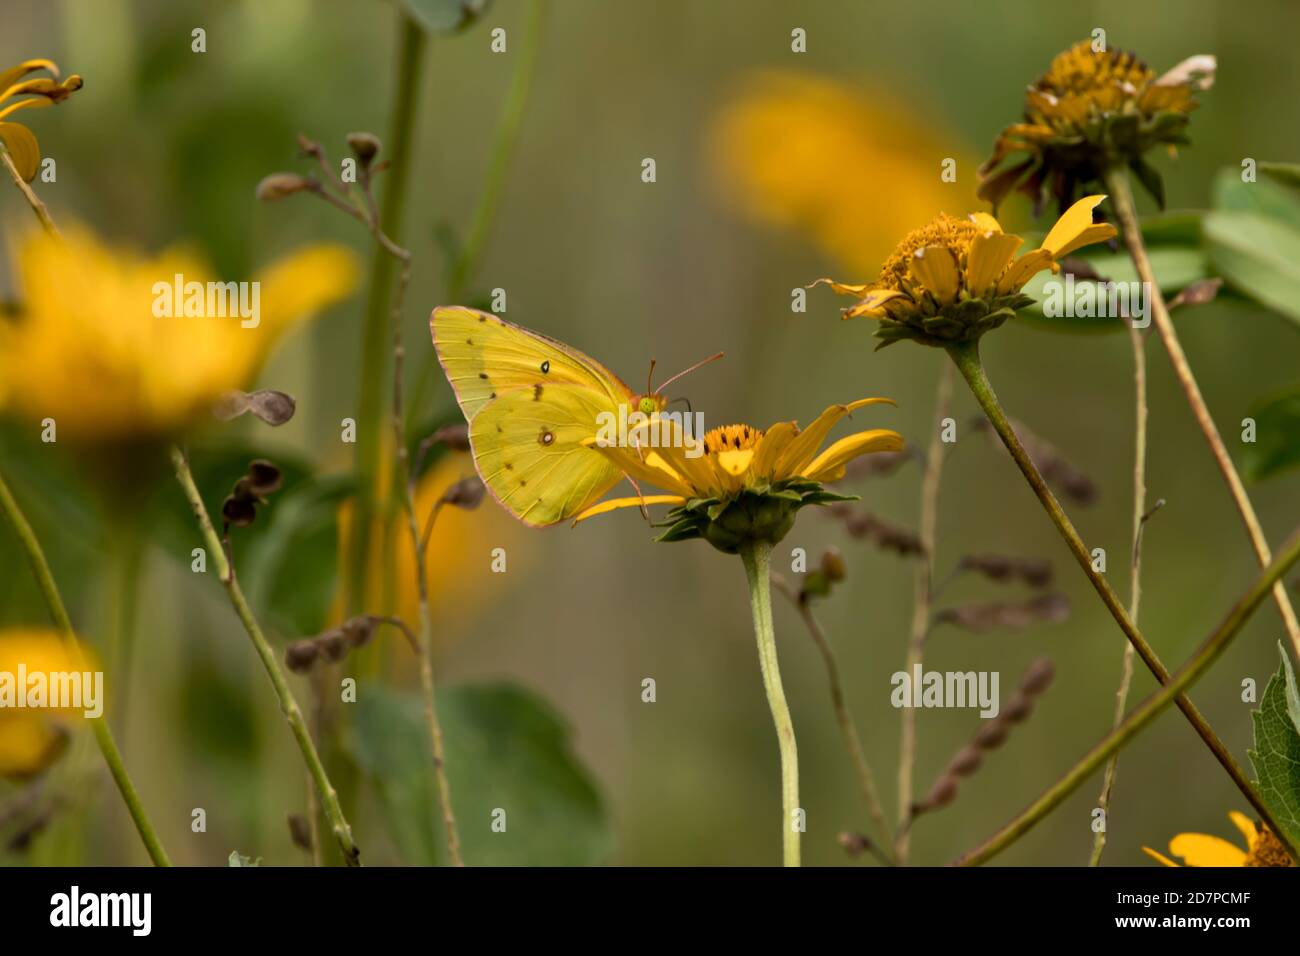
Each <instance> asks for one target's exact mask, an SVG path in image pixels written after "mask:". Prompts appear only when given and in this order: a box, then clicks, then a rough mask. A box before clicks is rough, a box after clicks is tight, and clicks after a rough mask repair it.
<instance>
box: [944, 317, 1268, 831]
mask: <svg viewBox="0 0 1300 956" xmlns="http://www.w3.org/2000/svg"><path fill="white" fill-rule="evenodd" d="M948 354H949V355H950V356H951V357H952V360H953V362H954V363H956V365H957V370H958V371H959V372H961V374H962V377H963V378H965V379H966V384H967V385H969V386H970V389H971V394H972V395H974V396H975V400H976V401H977V402H979V405H980V407H981V408H982V409H983V410H984V414H985V416H986V417H987V418H988V420H989V423H990V424H991V425H992V426H993V428H994V430H995V431H996V432H997V433H998V437H999V438H1001V439H1002V444H1003V445H1005V446H1006V449H1007V451H1009V452H1010V453H1011V457H1012V459H1014V461H1015V463H1016V466H1017V467H1018V468H1019V469H1020V472H1021V474H1023V475H1024V476H1025V480H1026V481H1027V482H1028V483H1029V487H1030V488H1032V489H1033V491H1034V494H1035V495H1037V496H1038V500H1039V502H1040V503H1041V504H1042V506H1043V510H1044V511H1046V512H1047V516H1048V517H1049V518H1050V519H1051V520H1052V523H1053V524H1054V525H1055V526H1056V530H1057V531H1059V532H1060V534H1061V537H1062V538H1064V539H1065V543H1066V544H1067V545H1068V546H1069V549H1070V553H1071V554H1073V555H1074V558H1075V560H1076V561H1077V562H1078V563H1079V567H1080V568H1081V569H1082V570H1083V573H1084V574H1085V575H1087V577H1088V580H1089V582H1090V583H1091V584H1092V587H1093V590H1095V591H1096V592H1097V596H1098V597H1100V598H1101V601H1102V604H1104V605H1105V606H1106V610H1108V611H1110V614H1111V617H1113V618H1114V619H1115V623H1117V624H1118V625H1119V627H1120V630H1121V631H1123V632H1124V636H1125V637H1127V638H1128V640H1129V643H1130V644H1132V645H1133V648H1134V650H1136V651H1137V653H1138V655H1139V656H1140V657H1141V658H1142V661H1143V663H1145V664H1146V665H1147V668H1148V670H1150V671H1151V673H1152V674H1154V675H1155V677H1156V679H1157V680H1158V681H1160V683H1162V684H1168V683H1169V679H1170V678H1169V671H1168V670H1167V669H1166V668H1165V665H1164V664H1163V663H1161V661H1160V658H1159V657H1158V656H1157V655H1156V652H1155V650H1154V649H1153V648H1152V647H1151V645H1150V644H1148V643H1147V641H1146V638H1144V637H1143V636H1142V632H1141V631H1139V630H1138V629H1137V625H1135V624H1134V623H1133V621H1132V619H1131V618H1130V617H1129V616H1128V612H1127V611H1126V610H1125V609H1124V605H1123V604H1122V603H1120V599H1119V597H1118V595H1116V594H1115V591H1114V590H1113V589H1112V588H1111V586H1110V582H1109V581H1107V580H1106V577H1105V575H1103V574H1102V573H1101V572H1099V571H1097V570H1095V569H1094V568H1093V566H1092V554H1091V553H1090V552H1089V551H1088V547H1087V545H1085V544H1084V543H1083V539H1082V538H1080V537H1079V532H1078V531H1076V530H1075V527H1074V523H1073V522H1072V521H1071V520H1070V517H1069V515H1067V514H1066V513H1065V509H1064V508H1062V507H1061V503H1060V502H1059V501H1057V500H1056V495H1055V494H1053V493H1052V490H1051V488H1049V487H1048V486H1047V482H1046V481H1045V480H1044V479H1043V476H1042V473H1041V472H1039V470H1038V466H1037V465H1035V464H1034V462H1033V459H1031V458H1030V457H1029V454H1028V452H1026V451H1025V447H1024V445H1022V444H1021V443H1020V438H1019V436H1017V435H1016V432H1015V429H1013V428H1012V427H1011V422H1010V421H1008V419H1007V416H1006V412H1004V411H1003V409H1002V404H1001V403H1000V402H999V401H998V397H997V394H996V393H995V392H994V391H993V386H992V384H990V382H989V380H988V376H987V375H985V374H984V365H983V363H982V362H981V361H980V355H979V345H978V343H977V342H967V343H962V344H959V345H954V346H950V347H949V348H948ZM1176 702H1177V704H1178V709H1179V710H1181V711H1182V712H1183V715H1184V716H1185V717H1186V718H1187V721H1188V723H1190V724H1191V725H1192V727H1194V728H1195V730H1196V732H1197V734H1199V735H1200V737H1201V739H1202V740H1203V741H1205V745H1206V746H1207V747H1209V748H1210V752H1211V753H1213V754H1214V756H1215V759H1216V760H1218V761H1219V764H1220V765H1221V766H1222V767H1223V769H1224V770H1226V771H1227V773H1228V776H1229V777H1231V778H1232V782H1233V783H1235V784H1236V785H1237V789H1238V790H1240V791H1241V793H1242V795H1243V796H1244V797H1245V798H1246V799H1247V800H1248V801H1249V802H1250V805H1251V806H1252V807H1254V808H1255V810H1256V812H1257V813H1259V815H1260V817H1261V819H1263V820H1264V822H1266V823H1269V824H1270V826H1272V823H1271V821H1272V813H1271V812H1270V811H1269V809H1268V807H1267V806H1265V804H1264V801H1263V800H1262V799H1261V798H1260V796H1259V792H1258V791H1257V790H1256V789H1255V787H1254V786H1253V785H1252V784H1251V782H1250V780H1249V779H1248V778H1247V777H1246V774H1245V772H1244V771H1243V770H1242V769H1241V766H1240V765H1239V764H1238V763H1237V761H1236V760H1235V759H1234V758H1233V756H1232V754H1231V753H1230V752H1229V751H1228V748H1227V747H1226V746H1224V743H1223V741H1222V740H1220V739H1219V736H1218V734H1216V733H1215V732H1214V730H1213V728H1211V727H1210V725H1209V722H1208V721H1206V719H1205V717H1204V716H1202V715H1201V712H1200V711H1199V710H1198V709H1197V708H1196V705H1195V704H1193V703H1192V702H1191V700H1189V699H1188V698H1187V697H1186V696H1184V695H1181V694H1180V695H1178V697H1177V698H1176ZM1274 829H1275V828H1274Z"/></svg>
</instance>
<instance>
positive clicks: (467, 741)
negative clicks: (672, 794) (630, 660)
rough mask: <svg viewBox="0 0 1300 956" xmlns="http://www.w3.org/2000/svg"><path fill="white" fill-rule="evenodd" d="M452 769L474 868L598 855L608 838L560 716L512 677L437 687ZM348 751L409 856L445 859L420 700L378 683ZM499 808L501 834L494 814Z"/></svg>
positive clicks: (609, 846) (578, 862) (591, 861)
mask: <svg viewBox="0 0 1300 956" xmlns="http://www.w3.org/2000/svg"><path fill="white" fill-rule="evenodd" d="M438 713H439V716H440V717H441V719H442V729H443V738H444V745H445V748H446V761H447V762H446V767H447V776H448V779H449V781H450V784H451V791H452V803H453V806H454V807H455V811H456V821H457V824H458V826H459V831H460V839H461V848H462V852H463V854H464V857H465V861H466V862H467V863H469V864H470V865H473V866H533V865H547V866H590V865H596V864H600V863H604V862H606V861H607V860H608V858H609V856H610V854H611V852H612V850H613V845H614V841H613V835H612V831H611V829H610V825H609V820H608V818H607V816H606V813H605V809H604V805H603V802H602V800H601V797H600V794H599V792H598V791H597V789H596V786H595V784H594V782H593V781H592V778H591V775H590V773H589V772H588V771H587V770H586V768H584V767H583V766H582V764H581V763H580V762H579V760H578V759H577V757H576V756H575V755H574V753H573V746H572V741H571V734H570V730H569V728H568V726H567V725H566V724H565V722H564V721H563V719H562V718H561V717H560V716H559V715H558V714H557V713H556V712H555V711H554V710H552V709H551V707H550V706H549V705H548V704H547V703H546V702H545V701H544V700H542V699H541V698H540V697H538V696H537V695H536V694H534V693H532V692H531V691H528V690H525V689H524V688H521V687H519V686H516V685H512V684H476V685H463V686H459V687H449V688H445V689H440V690H439V692H438ZM351 748H352V751H353V754H354V755H355V757H356V760H357V762H358V764H359V765H360V766H361V768H362V769H363V770H364V771H365V772H366V774H367V775H368V776H369V777H371V779H372V780H373V782H374V785H375V787H376V790H377V791H378V793H379V795H380V798H381V800H382V801H383V804H384V808H385V814H384V816H385V819H386V821H387V822H388V824H389V826H390V827H391V828H392V830H393V838H394V842H395V843H396V844H397V846H398V848H399V850H400V851H401V852H402V853H403V855H404V856H405V857H406V858H407V860H408V862H411V863H415V864H431V863H434V862H437V861H438V860H440V859H444V858H443V856H442V845H443V833H442V824H441V815H440V812H439V810H438V806H437V799H436V796H435V795H436V793H437V790H436V786H435V783H434V778H433V770H432V767H431V763H430V751H429V737H428V733H427V730H426V725H425V722H424V709H423V705H422V701H421V699H420V698H419V697H417V696H415V695H411V694H400V693H396V692H392V691H388V690H385V689H383V688H381V687H374V688H371V689H370V690H368V691H366V692H365V693H363V694H362V695H361V700H360V702H358V704H357V716H356V719H355V721H354V726H353V729H352V738H351ZM497 810H504V811H505V825H506V829H505V831H504V832H500V833H498V832H493V829H492V823H493V819H494V817H493V814H494V812H495V811H497Z"/></svg>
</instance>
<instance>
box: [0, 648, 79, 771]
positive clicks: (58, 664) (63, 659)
mask: <svg viewBox="0 0 1300 956" xmlns="http://www.w3.org/2000/svg"><path fill="white" fill-rule="evenodd" d="M82 654H83V655H85V656H86V658H87V659H89V654H88V652H87V651H85V650H84V649H83V650H82ZM20 666H21V667H23V668H24V670H25V672H26V673H27V674H37V673H42V674H47V675H48V674H51V673H68V672H72V671H78V670H83V669H85V668H86V667H94V666H95V665H94V664H89V663H83V662H82V661H79V660H78V659H77V658H76V655H74V654H73V653H72V652H71V650H70V649H69V647H68V645H67V643H66V642H65V641H64V640H63V638H62V636H61V635H60V634H59V633H58V632H56V631H53V630H50V629H48V628H8V629H4V630H0V674H5V675H12V679H13V680H15V681H16V680H17V679H18V678H17V675H18V670H19V667H20ZM82 714H83V711H82V710H79V709H72V710H61V709H57V708H45V709H40V710H31V709H26V708H23V709H11V708H7V707H0V777H6V778H9V779H25V778H28V777H32V776H35V775H36V774H38V773H40V772H41V771H42V770H44V769H46V768H47V767H49V766H50V764H52V763H53V762H54V761H55V760H57V759H58V757H59V755H60V754H61V753H62V752H63V746H64V743H65V741H66V728H67V726H68V725H69V724H70V723H71V722H72V721H75V720H79V719H81V717H82Z"/></svg>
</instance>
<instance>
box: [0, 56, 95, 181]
mask: <svg viewBox="0 0 1300 956" xmlns="http://www.w3.org/2000/svg"><path fill="white" fill-rule="evenodd" d="M39 70H45V71H46V72H48V73H49V74H50V75H49V76H38V77H27V74H29V73H35V72H37V71H39ZM25 77H27V78H26V79H25ZM79 89H81V77H79V76H77V75H76V74H75V73H74V74H73V75H72V76H70V77H68V78H67V79H66V80H62V81H60V80H59V68H58V66H56V65H55V63H54V61H53V60H27V61H26V62H25V63H19V64H18V65H17V66H15V67H10V68H9V69H7V70H0V143H4V147H5V149H7V150H8V151H9V155H10V156H12V157H13V161H14V166H15V167H16V168H17V170H18V175H20V176H22V177H23V179H24V180H26V181H27V182H31V181H32V179H33V178H34V177H35V176H36V170H37V169H38V168H39V167H40V164H41V147H40V144H38V143H37V142H36V137H35V135H33V133H32V131H31V130H29V129H28V128H27V127H26V126H23V125H22V124H21V123H6V122H3V120H4V118H5V117H6V116H12V115H13V114H14V113H17V112H18V111H19V110H24V109H34V108H38V107H42V106H53V105H54V104H55V103H62V102H63V101H64V100H66V99H67V98H68V97H69V96H71V95H72V94H73V93H74V92H76V91H77V90H79ZM9 100H13V101H14V102H12V103H10V102H8V101H9Z"/></svg>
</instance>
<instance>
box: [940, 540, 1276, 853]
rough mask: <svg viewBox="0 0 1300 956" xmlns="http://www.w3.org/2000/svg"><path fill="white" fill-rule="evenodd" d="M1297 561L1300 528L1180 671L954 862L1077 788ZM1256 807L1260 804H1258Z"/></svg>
mask: <svg viewBox="0 0 1300 956" xmlns="http://www.w3.org/2000/svg"><path fill="white" fill-rule="evenodd" d="M1297 561H1300V530H1297V531H1296V532H1295V533H1293V534H1292V535H1291V538H1290V539H1289V540H1288V541H1287V543H1286V544H1284V545H1283V546H1282V551H1281V553H1280V554H1279V555H1278V556H1277V557H1276V558H1275V559H1274V560H1273V561H1272V562H1271V563H1270V564H1269V566H1268V567H1267V568H1265V569H1264V570H1263V571H1262V572H1261V573H1260V575H1259V577H1257V578H1256V579H1255V581H1254V583H1253V584H1251V586H1250V588H1249V589H1248V590H1247V591H1246V593H1245V594H1243V595H1242V597H1241V598H1240V599H1239V600H1238V601H1237V603H1236V604H1234V605H1233V607H1232V609H1231V610H1230V611H1229V612H1228V613H1227V615H1226V616H1225V617H1224V619H1223V621H1222V622H1221V623H1220V624H1219V626H1218V627H1217V628H1215V629H1214V631H1213V632H1212V633H1211V634H1210V636H1209V637H1207V638H1206V639H1205V641H1204V642H1203V643H1202V644H1201V646H1200V647H1199V648H1197V650H1196V653H1195V654H1193V655H1192V657H1191V659H1190V660H1188V662H1187V663H1186V664H1184V665H1183V666H1182V667H1181V668H1179V670H1178V673H1177V674H1175V675H1173V676H1172V677H1171V678H1170V679H1169V680H1168V681H1166V682H1165V684H1164V686H1163V687H1161V688H1160V689H1159V690H1158V691H1156V692H1155V693H1154V694H1152V695H1151V696H1150V697H1148V698H1147V699H1146V700H1144V701H1143V702H1142V703H1141V704H1139V705H1138V706H1137V708H1136V709H1135V710H1134V711H1133V712H1132V713H1131V714H1129V715H1128V717H1127V718H1125V720H1124V722H1123V723H1122V724H1120V725H1119V726H1118V727H1116V728H1115V729H1114V730H1112V731H1111V732H1110V733H1109V734H1107V735H1106V736H1105V737H1103V738H1102V739H1101V740H1100V741H1099V742H1098V743H1097V744H1096V745H1095V746H1094V747H1093V748H1092V749H1091V750H1089V751H1088V752H1087V753H1086V754H1084V755H1083V757H1081V758H1080V759H1079V760H1078V761H1077V762H1076V763H1075V764H1074V766H1072V767H1071V768H1070V769H1069V770H1067V771H1066V772H1065V775H1064V776H1062V777H1061V778H1060V779H1059V780H1058V781H1057V782H1056V783H1054V784H1053V785H1052V786H1050V787H1048V788H1047V789H1046V790H1045V791H1043V793H1042V795H1041V796H1039V797H1038V799H1036V800H1035V801H1034V802H1033V803H1031V804H1030V805H1029V806H1028V807H1026V808H1025V809H1024V810H1022V811H1021V812H1020V813H1018V814H1016V816H1015V817H1014V818H1013V819H1012V820H1011V821H1010V822H1008V823H1007V824H1006V825H1005V826H1003V827H1001V828H1000V829H999V830H998V831H997V832H996V833H995V834H993V835H992V836H991V837H989V838H988V839H987V840H985V841H984V842H983V843H981V844H980V845H979V846H977V847H976V848H975V849H973V850H969V851H967V852H966V853H963V854H962V855H961V856H959V857H958V858H957V859H956V860H954V861H953V864H954V865H956V866H978V865H979V864H981V863H987V862H988V861H989V860H991V859H993V857H995V856H997V855H998V854H999V853H1001V852H1002V851H1003V850H1005V849H1006V848H1007V847H1008V846H1010V845H1011V844H1012V843H1014V842H1015V841H1016V840H1018V839H1019V838H1020V837H1022V836H1024V834H1025V833H1027V832H1028V831H1029V830H1030V829H1031V828H1032V827H1033V826H1034V824H1036V823H1037V822H1038V821H1039V820H1041V819H1042V818H1043V817H1045V816H1047V814H1048V813H1050V812H1051V811H1052V810H1053V809H1054V808H1055V807H1057V806H1059V805H1060V803H1061V801H1063V800H1064V799H1065V798H1066V797H1068V796H1069V795H1070V794H1071V793H1073V792H1074V791H1075V790H1077V789H1078V788H1079V787H1080V786H1081V785H1082V784H1083V782H1084V781H1085V780H1087V779H1088V778H1089V777H1091V776H1092V774H1093V773H1095V772H1096V770H1097V768H1098V767H1100V766H1101V764H1102V762H1103V761H1104V760H1106V759H1107V758H1108V757H1110V755H1111V754H1114V753H1117V752H1118V751H1119V749H1120V748H1121V747H1123V746H1124V745H1125V744H1126V743H1128V742H1129V741H1130V740H1132V739H1133V738H1134V737H1135V736H1137V734H1138V732H1139V731H1141V730H1142V729H1143V728H1144V727H1146V726H1147V725H1148V724H1150V723H1151V722H1152V721H1153V720H1155V718H1156V717H1157V716H1159V715H1160V713H1161V712H1162V711H1163V710H1164V709H1165V708H1166V707H1167V706H1169V703H1170V701H1173V700H1177V699H1179V698H1180V697H1182V695H1183V694H1184V692H1185V691H1186V690H1187V689H1188V688H1190V687H1191V686H1192V685H1193V684H1195V683H1196V681H1197V680H1198V679H1199V678H1200V677H1201V675H1203V674H1204V673H1205V672H1206V671H1207V670H1209V668H1210V665H1211V664H1213V663H1214V662H1215V660H1217V659H1218V657H1219V655H1220V654H1222V653H1223V651H1224V650H1225V649H1226V648H1227V646H1228V645H1229V644H1231V643H1232V640H1233V638H1235V637H1236V636H1237V635H1238V634H1240V633H1241V630H1242V628H1243V626H1244V625H1245V623H1246V622H1247V621H1248V620H1250V616H1251V615H1252V614H1254V612H1255V611H1256V610H1257V609H1258V608H1259V606H1260V604H1262V603H1263V602H1264V601H1265V600H1266V599H1267V597H1268V595H1269V592H1270V591H1271V590H1272V588H1273V585H1274V583H1276V582H1277V581H1280V580H1281V579H1282V575H1284V574H1286V572H1287V571H1288V570H1289V569H1290V568H1291V567H1292V566H1293V565H1294V564H1295V563H1296V562H1297ZM1257 809H1258V808H1257ZM1264 822H1265V823H1267V824H1268V825H1269V829H1271V830H1273V833H1274V834H1276V835H1277V837H1278V839H1280V840H1283V841H1286V840H1287V837H1286V833H1285V831H1282V830H1278V829H1276V828H1275V827H1274V825H1273V822H1272V821H1271V819H1270V817H1269V816H1267V815H1265V817H1264ZM1288 850H1289V852H1290V853H1291V855H1292V856H1293V857H1295V858H1296V859H1300V854H1298V853H1297V849H1296V847H1294V846H1288Z"/></svg>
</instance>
